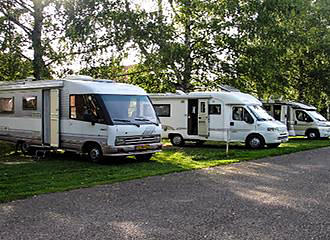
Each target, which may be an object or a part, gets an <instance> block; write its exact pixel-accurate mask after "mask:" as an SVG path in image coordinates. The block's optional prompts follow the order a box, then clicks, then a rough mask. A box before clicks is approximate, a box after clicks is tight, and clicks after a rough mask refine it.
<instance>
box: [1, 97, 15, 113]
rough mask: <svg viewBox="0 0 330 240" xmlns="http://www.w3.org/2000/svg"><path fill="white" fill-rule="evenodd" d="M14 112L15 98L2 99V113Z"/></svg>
mask: <svg viewBox="0 0 330 240" xmlns="http://www.w3.org/2000/svg"><path fill="white" fill-rule="evenodd" d="M13 112H14V98H13V97H12V98H0V113H13Z"/></svg>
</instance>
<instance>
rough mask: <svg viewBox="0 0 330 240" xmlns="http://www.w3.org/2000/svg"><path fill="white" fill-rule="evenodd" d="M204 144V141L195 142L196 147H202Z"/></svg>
mask: <svg viewBox="0 0 330 240" xmlns="http://www.w3.org/2000/svg"><path fill="white" fill-rule="evenodd" d="M205 142H206V141H204V140H197V141H196V145H197V146H202V145H203V144H204V143H205Z"/></svg>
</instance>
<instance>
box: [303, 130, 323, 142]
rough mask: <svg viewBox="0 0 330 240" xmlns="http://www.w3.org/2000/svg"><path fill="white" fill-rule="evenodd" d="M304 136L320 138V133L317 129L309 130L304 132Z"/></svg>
mask: <svg viewBox="0 0 330 240" xmlns="http://www.w3.org/2000/svg"><path fill="white" fill-rule="evenodd" d="M306 136H307V138H308V139H311V140H313V139H319V138H320V133H319V131H317V130H309V131H308V132H307V133H306Z"/></svg>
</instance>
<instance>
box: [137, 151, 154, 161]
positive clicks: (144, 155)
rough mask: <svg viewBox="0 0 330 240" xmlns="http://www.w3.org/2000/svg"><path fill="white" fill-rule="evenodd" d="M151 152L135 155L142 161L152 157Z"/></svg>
mask: <svg viewBox="0 0 330 240" xmlns="http://www.w3.org/2000/svg"><path fill="white" fill-rule="evenodd" d="M152 155H153V154H152V153H148V154H139V155H135V158H136V160H138V161H141V162H144V161H149V160H150V159H151V158H152Z"/></svg>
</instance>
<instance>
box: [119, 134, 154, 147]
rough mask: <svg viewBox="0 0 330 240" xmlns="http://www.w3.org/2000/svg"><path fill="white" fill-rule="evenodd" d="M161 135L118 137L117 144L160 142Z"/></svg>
mask: <svg viewBox="0 0 330 240" xmlns="http://www.w3.org/2000/svg"><path fill="white" fill-rule="evenodd" d="M159 142H160V135H151V136H129V137H117V138H116V146H123V145H137V144H145V143H159Z"/></svg>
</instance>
